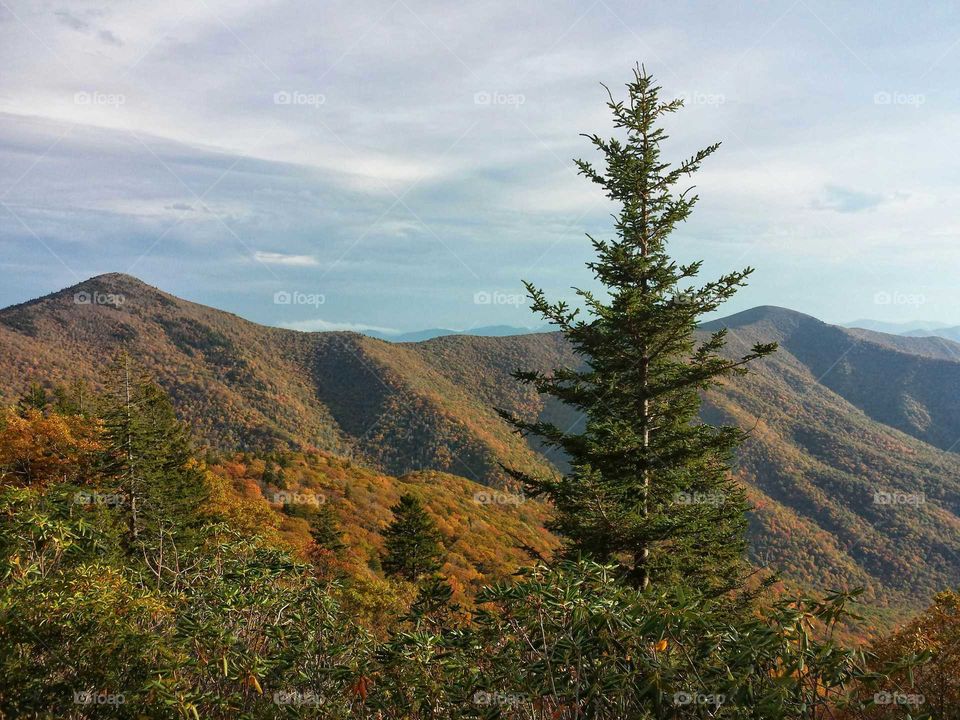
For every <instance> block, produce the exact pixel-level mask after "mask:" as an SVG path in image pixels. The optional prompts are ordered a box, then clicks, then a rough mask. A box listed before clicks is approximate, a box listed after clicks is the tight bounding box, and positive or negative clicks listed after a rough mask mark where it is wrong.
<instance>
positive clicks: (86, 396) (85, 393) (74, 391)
mask: <svg viewBox="0 0 960 720" xmlns="http://www.w3.org/2000/svg"><path fill="white" fill-rule="evenodd" d="M89 404H90V390H89V389H88V388H87V384H86V383H85V382H84V381H83V380H76V381H74V382H72V383H70V384H69V385H57V386H55V387H54V388H53V408H54V410H56V411H57V412H58V413H60V414H61V415H83V414H84V412H86V411H87V410H88V409H89V408H88V406H89Z"/></svg>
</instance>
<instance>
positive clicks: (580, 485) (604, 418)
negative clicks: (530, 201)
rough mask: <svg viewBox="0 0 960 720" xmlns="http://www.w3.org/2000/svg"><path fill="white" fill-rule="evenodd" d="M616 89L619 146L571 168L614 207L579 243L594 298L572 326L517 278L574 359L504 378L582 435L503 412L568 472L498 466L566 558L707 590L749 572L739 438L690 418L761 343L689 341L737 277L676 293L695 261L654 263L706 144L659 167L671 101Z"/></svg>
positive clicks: (688, 201) (689, 198)
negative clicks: (727, 348)
mask: <svg viewBox="0 0 960 720" xmlns="http://www.w3.org/2000/svg"><path fill="white" fill-rule="evenodd" d="M627 90H628V97H627V100H626V101H625V102H624V101H620V100H614V98H613V96H612V95H610V100H609V102H608V104H607V105H608V107H609V109H610V111H611V112H612V114H613V118H614V125H615V127H616V128H618V129H621V130H623V131H624V135H625V137H623V138H622V139H620V138H614V139H610V140H605V139H602V138H600V137H599V136H597V135H588V136H586V137H588V139H589V140H590V141H591V142H592V143H593V145H594V146H595V147H596V148H597V149H598V150H600V152H601V154H602V155H603V159H604V168H603V169H602V170H601V171H598V170H596V169H594V167H593V166H592V165H591V164H590V163H589V162H586V161H583V160H578V161H576V163H577V166H578V168H579V172H580V174H582V175H584V176H586V177H587V178H588V179H589V180H591V181H592V182H594V183H596V184H598V185H600V186H601V187H602V188H603V189H604V192H605V193H606V195H607V197H608V198H610V199H611V200H612V201H614V202H615V203H616V204H617V205H618V206H619V211H618V213H617V215H616V218H615V220H616V223H615V232H616V237H615V238H614V239H612V240H596V239H594V238H592V237H590V238H589V239H590V241H591V242H592V244H593V248H594V250H595V252H596V255H597V259H596V260H594V261H593V262H590V263H588V267H589V268H590V269H591V270H592V271H593V273H594V275H595V277H596V279H597V280H598V281H599V283H600V284H601V285H602V286H603V288H604V290H605V294H604V295H599V294H596V293H594V292H591V291H588V290H577V291H576V292H577V295H578V296H579V298H580V300H581V301H582V303H583V305H584V306H585V309H586V310H587V312H588V313H589V319H586V320H584V319H580V317H579V313H580V310H574V309H571V308H570V307H569V306H568V305H567V304H566V303H565V302H563V301H560V302H557V303H550V302H548V301H547V300H546V298H545V295H544V293H543V291H541V290H539V289H537V288H536V287H534V286H533V285H531V284H530V283H525V284H526V287H527V290H528V292H529V293H530V297H531V299H532V301H533V305H532V309H533V310H534V312H536V313H539V314H540V315H542V316H543V317H544V318H545V319H546V320H548V321H549V322H551V323H553V324H555V325H557V326H558V327H559V329H560V330H561V331H562V333H563V335H564V336H565V337H566V339H567V340H568V341H569V342H570V343H571V344H572V346H573V347H574V348H575V350H576V351H577V353H578V354H579V355H580V356H581V357H582V358H583V359H584V362H585V365H584V366H583V367H582V368H580V369H569V368H562V369H557V370H554V371H553V372H552V373H541V372H517V373H516V374H515V377H516V378H517V379H519V380H520V381H521V382H524V383H528V384H530V385H532V386H533V387H534V388H535V389H536V390H537V391H538V392H540V393H543V394H546V395H550V396H553V397H554V398H557V399H558V400H560V401H562V402H563V403H565V404H567V405H570V406H572V407H573V408H574V409H576V410H577V411H578V412H579V413H582V415H583V416H584V417H585V419H586V425H585V430H584V432H582V433H577V434H573V433H570V432H567V431H565V430H563V429H561V428H559V427H558V426H556V425H555V424H552V423H548V422H527V421H524V420H522V419H519V418H516V417H514V416H513V415H511V414H510V413H507V412H502V413H501V414H502V415H503V416H504V417H505V418H506V419H508V420H509V421H510V422H511V423H512V424H513V425H514V426H515V428H516V429H518V430H519V431H520V432H521V433H523V434H532V435H535V436H539V437H540V438H542V439H543V440H544V441H545V442H546V443H547V444H548V445H550V446H553V447H557V448H560V449H562V450H563V451H564V452H565V453H566V455H567V457H568V458H569V459H570V468H571V469H570V471H569V473H567V474H566V475H564V476H562V477H560V478H553V477H549V478H538V477H532V476H530V475H528V474H525V473H523V472H518V471H510V472H511V474H512V475H513V477H515V478H517V479H518V480H520V481H522V482H523V483H524V484H525V485H526V486H527V487H528V489H529V490H530V491H531V492H532V493H534V494H538V495H542V496H545V497H547V498H548V499H549V500H550V501H552V503H553V506H554V508H555V517H554V518H553V521H552V523H551V526H550V527H551V529H553V530H554V531H556V532H558V533H559V534H560V535H562V536H563V537H564V538H565V539H566V542H567V551H568V553H569V555H571V556H576V555H581V554H582V555H587V556H589V557H592V558H594V559H597V560H600V561H611V560H613V561H617V562H619V563H620V564H621V566H622V567H623V568H624V571H625V574H626V576H627V577H628V578H629V580H630V582H631V584H633V585H634V586H636V587H640V588H645V587H647V586H648V585H649V584H650V583H651V582H655V583H659V582H663V583H674V582H679V583H689V584H692V585H696V586H698V587H699V588H700V589H702V590H704V591H706V592H708V593H711V594H721V593H723V592H726V591H728V590H730V589H733V588H735V587H738V586H740V584H741V582H742V579H743V577H744V574H745V572H746V570H747V567H748V566H747V564H746V560H745V548H746V537H745V533H746V523H747V520H746V511H747V508H748V506H747V503H746V500H745V496H744V492H743V490H742V489H741V488H740V487H739V486H738V485H737V484H736V483H735V482H734V481H733V480H732V479H731V477H730V463H731V462H732V457H733V453H734V451H735V449H736V447H737V446H738V445H739V443H740V442H741V441H742V439H743V438H744V434H743V433H742V432H741V431H740V430H739V429H737V428H735V427H714V426H711V425H706V424H703V423H701V422H699V420H698V411H699V409H700V404H701V394H702V392H703V391H705V390H707V389H709V388H710V387H713V386H715V385H717V384H718V383H719V381H720V380H721V379H723V378H725V377H728V376H730V375H734V374H738V373H741V372H744V368H743V365H744V364H745V363H747V362H749V361H751V360H754V359H756V358H760V357H763V356H765V355H767V354H769V353H771V352H773V351H774V350H775V349H776V345H775V344H758V345H756V346H754V347H753V349H752V351H751V352H750V353H749V354H748V355H746V356H745V357H742V358H739V359H728V358H726V357H724V356H722V355H720V354H719V351H720V350H721V349H722V348H723V346H724V342H725V341H724V337H725V332H726V331H725V330H720V331H717V332H714V333H712V334H711V335H710V336H709V337H707V338H706V339H705V340H703V341H701V342H700V343H699V344H698V343H697V341H696V338H695V334H694V333H695V330H696V329H697V325H698V321H699V318H700V317H702V316H703V315H704V314H705V313H709V312H712V311H713V310H715V309H716V308H717V307H719V306H720V304H721V303H723V302H724V301H725V300H727V299H728V298H729V297H731V296H732V295H733V294H734V293H735V292H736V291H737V289H739V288H740V287H741V286H743V285H744V284H745V281H746V279H747V277H748V276H749V275H750V273H751V272H752V269H750V268H746V269H745V270H742V271H739V272H732V273H730V274H728V275H724V276H723V277H721V278H719V279H718V280H715V281H713V282H709V283H707V284H706V285H704V286H702V287H696V286H695V287H690V285H691V283H692V282H693V281H694V278H695V277H696V276H697V274H698V272H699V270H700V266H701V263H700V262H693V263H690V264H688V265H680V264H677V263H676V262H675V261H673V260H672V259H671V258H670V257H669V255H668V254H667V244H666V241H667V237H668V236H669V234H670V232H671V231H672V230H673V229H674V228H675V227H676V226H677V224H678V223H681V222H683V221H684V220H686V218H687V217H688V216H689V215H690V212H691V211H692V209H693V206H694V205H695V203H696V202H697V196H696V195H692V194H691V193H690V189H681V190H679V191H678V190H677V188H676V185H677V184H678V183H680V182H681V181H682V180H683V178H685V177H687V176H689V175H691V174H692V173H694V172H695V171H697V170H698V169H699V167H700V164H701V162H702V161H703V160H704V159H705V158H707V156H709V155H710V154H712V153H713V152H714V151H715V150H716V149H717V147H718V146H719V144H716V145H711V146H709V147H707V148H705V149H703V150H701V151H699V152H697V153H696V154H694V155H693V156H692V157H691V158H689V159H687V160H685V161H683V162H681V163H680V164H679V165H677V166H676V167H671V166H670V165H669V164H667V163H665V162H663V161H662V160H661V158H660V144H661V143H662V142H663V141H664V140H665V139H666V135H665V134H664V131H663V129H662V128H661V127H660V126H659V123H660V121H661V120H662V119H663V117H664V116H665V115H668V114H670V113H673V112H675V111H676V110H678V109H679V108H680V107H681V106H682V104H683V103H682V101H681V100H672V101H663V100H661V99H660V97H659V90H660V88H659V87H657V86H656V85H655V84H654V82H653V79H652V78H651V77H650V76H649V75H648V74H647V73H646V72H645V71H644V70H642V69H641V68H639V67H638V68H637V69H636V70H635V71H634V78H633V81H632V82H630V83H629V84H628V85H627ZM608 94H609V91H608ZM588 237H589V236H588ZM508 471H509V469H508Z"/></svg>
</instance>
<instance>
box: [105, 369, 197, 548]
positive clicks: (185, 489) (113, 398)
mask: <svg viewBox="0 0 960 720" xmlns="http://www.w3.org/2000/svg"><path fill="white" fill-rule="evenodd" d="M100 416H101V418H102V419H103V423H104V431H105V438H106V441H107V449H106V451H105V453H104V458H103V470H104V473H105V475H107V476H108V477H110V478H112V479H113V481H114V483H115V484H116V485H117V488H118V490H119V491H120V493H121V494H122V495H123V496H124V506H123V512H124V515H125V518H126V528H127V533H126V538H127V542H128V545H129V546H130V547H131V548H141V547H142V548H155V547H158V546H159V545H160V543H161V534H162V533H166V534H167V535H168V536H173V537H176V536H181V537H182V536H183V533H184V532H186V531H189V530H190V529H191V528H192V527H194V526H195V525H197V524H198V523H199V518H198V510H199V508H200V505H201V504H202V503H203V501H204V500H205V499H206V484H205V482H204V478H203V473H202V472H201V470H200V467H199V465H198V463H197V461H196V460H195V459H194V458H193V454H192V452H191V444H190V434H189V429H188V428H187V426H186V425H184V424H182V423H181V422H180V421H179V420H177V417H176V414H175V413H174V410H173V405H172V404H171V402H170V398H169V397H168V396H167V394H166V393H165V392H164V391H163V389H162V388H160V387H159V386H158V385H157V384H156V383H154V382H153V381H152V380H151V379H150V378H149V377H148V376H147V375H146V374H144V373H143V372H142V371H141V370H139V369H138V368H137V366H136V364H135V363H134V361H133V360H132V358H131V357H130V356H129V355H128V354H126V353H123V354H121V355H120V356H119V357H118V359H117V360H116V362H115V363H114V365H113V367H112V372H111V376H110V378H109V379H108V383H107V390H106V392H105V394H104V396H103V399H102V408H101V411H100Z"/></svg>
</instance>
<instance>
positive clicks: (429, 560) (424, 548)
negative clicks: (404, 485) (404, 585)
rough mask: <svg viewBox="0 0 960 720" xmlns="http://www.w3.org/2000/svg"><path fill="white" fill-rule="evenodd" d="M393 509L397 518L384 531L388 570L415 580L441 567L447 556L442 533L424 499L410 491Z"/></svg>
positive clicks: (385, 569)
mask: <svg viewBox="0 0 960 720" xmlns="http://www.w3.org/2000/svg"><path fill="white" fill-rule="evenodd" d="M390 511H391V512H392V513H393V522H391V523H390V525H388V526H387V528H386V530H384V531H383V538H384V546H385V548H386V552H385V553H384V556H383V570H384V572H386V574H387V575H396V576H398V577H402V578H404V579H405V580H410V581H415V580H417V579H419V578H420V577H422V576H424V575H428V574H430V573H433V572H436V571H437V570H439V569H440V565H441V559H442V557H443V545H442V544H441V537H440V533H439V532H438V531H437V528H436V525H435V524H434V522H433V520H432V519H431V518H430V516H429V515H427V511H426V510H424V509H423V505H422V504H421V503H420V501H419V500H418V499H417V498H416V497H414V496H413V495H410V494H406V495H403V496H401V497H400V501H399V502H398V503H397V504H396V505H394V506H393V507H392V508H390Z"/></svg>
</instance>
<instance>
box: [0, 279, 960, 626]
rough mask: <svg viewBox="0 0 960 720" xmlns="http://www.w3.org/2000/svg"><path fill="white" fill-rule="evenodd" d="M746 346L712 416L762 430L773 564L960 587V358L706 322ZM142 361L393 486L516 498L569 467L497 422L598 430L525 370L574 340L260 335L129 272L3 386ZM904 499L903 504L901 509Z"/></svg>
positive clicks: (200, 404) (756, 475)
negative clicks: (439, 478) (516, 488)
mask: <svg viewBox="0 0 960 720" xmlns="http://www.w3.org/2000/svg"><path fill="white" fill-rule="evenodd" d="M719 327H727V328H729V351H730V352H731V353H733V354H742V353H744V352H746V351H747V349H748V348H749V347H750V345H752V344H753V343H754V342H757V341H761V340H762V341H771V340H775V341H778V342H779V343H780V344H781V350H780V352H778V353H777V354H776V355H775V356H773V357H772V358H771V359H769V360H766V361H764V362H763V363H762V364H760V365H758V366H757V367H756V369H755V371H754V372H753V373H752V374H750V375H749V376H747V377H745V378H738V379H736V380H734V381H731V382H730V383H729V384H728V385H727V386H726V387H725V388H724V389H723V390H722V391H714V392H711V393H709V394H708V396H707V398H706V400H707V403H706V406H705V408H704V417H705V418H706V419H707V420H708V421H711V422H717V421H720V422H732V423H737V424H739V425H741V426H742V427H744V428H747V429H749V430H750V431H751V439H750V440H749V442H748V443H747V444H746V445H745V447H744V448H743V450H742V452H741V454H740V457H739V461H738V466H737V474H738V477H739V478H740V479H741V480H742V481H743V483H744V484H745V486H746V487H747V489H748V492H749V493H750V496H751V498H752V499H753V501H754V503H755V504H756V511H755V512H754V513H753V518H752V536H753V550H752V552H753V557H754V559H755V560H757V561H758V562H769V563H770V564H772V565H774V566H777V567H780V568H783V569H784V571H785V573H786V576H787V577H788V578H793V579H795V580H797V581H800V582H805V583H812V584H814V585H817V586H819V587H852V586H856V585H862V586H864V587H866V589H867V598H868V599H870V600H871V601H872V602H875V603H877V604H880V605H886V606H888V607H889V608H890V610H889V612H890V613H891V616H893V615H896V614H897V613H900V612H902V611H903V610H904V608H916V607H918V606H919V605H920V604H922V603H924V602H926V601H927V600H928V599H929V597H930V596H931V595H932V594H933V593H934V592H935V591H937V590H939V589H942V588H945V587H948V586H956V585H957V584H960V454H957V453H956V452H954V450H956V449H958V446H957V441H958V439H960V403H957V401H956V399H957V397H958V390H960V344H956V343H952V342H950V341H948V340H944V339H941V338H911V337H905V336H899V335H887V334H883V333H878V332H873V331H870V330H858V329H848V328H842V327H838V326H834V325H828V324H826V323H823V322H821V321H819V320H816V319H815V318H812V317H809V316H807V315H803V314H801V313H797V312H793V311H791V310H787V309H784V308H776V307H760V308H754V309H752V310H748V311H746V312H742V313H738V314H737V315H734V316H731V317H729V318H726V319H723V320H718V321H714V322H711V323H708V324H706V325H704V326H703V328H702V329H701V332H707V331H710V330H713V329H716V328H719ZM121 347H124V348H127V349H128V351H129V352H131V353H132V354H133V355H134V356H135V357H137V358H138V359H139V360H140V362H141V363H143V364H144V365H145V366H147V368H148V369H150V370H151V371H152V372H153V373H154V374H155V375H156V376H157V377H158V379H159V381H160V382H161V383H162V384H163V385H164V386H165V387H166V388H167V389H168V391H169V392H170V393H171V396H172V397H173V399H174V402H175V403H176V405H177V407H178V410H179V411H180V412H181V413H182V415H183V416H184V417H185V418H186V419H187V420H189V421H190V422H191V423H192V424H193V425H194V427H195V428H196V430H197V432H198V433H199V434H200V435H201V437H202V438H203V439H204V440H205V441H207V442H209V443H211V444H214V445H217V446H220V447H225V448H232V447H241V448H242V447H272V446H276V445H282V446H289V447H292V448H310V447H316V448H319V449H322V450H325V451H329V452H332V453H335V454H337V455H341V456H352V457H354V458H357V459H359V460H361V461H362V462H363V463H365V464H368V465H370V466H372V467H376V468H381V469H383V470H384V471H386V472H389V473H391V474H393V475H402V474H405V473H408V472H411V471H418V470H425V469H429V470H437V471H441V472H445V473H452V474H455V475H459V476H462V477H465V478H468V479H470V480H473V481H475V482H480V483H483V484H488V485H501V484H504V483H505V482H506V478H505V476H504V474H503V472H502V470H501V468H500V463H504V464H506V465H508V466H515V467H519V468H522V469H525V470H526V471H528V472H533V473H550V472H555V468H556V467H557V466H562V464H563V458H558V457H550V456H545V455H543V454H541V452H539V449H538V447H537V445H536V444H535V443H527V442H525V441H524V440H522V439H521V438H519V437H518V436H516V435H515V434H513V433H512V432H511V431H510V428H509V427H507V426H506V425H505V424H504V423H503V422H502V420H501V419H500V418H499V416H498V415H497V414H496V413H495V411H494V408H496V407H499V408H506V409H510V410H513V411H514V412H517V413H519V414H522V415H524V416H526V417H531V418H532V417H537V416H544V417H550V418H551V419H553V420H555V421H556V422H561V423H564V424H565V426H567V427H576V426H577V424H578V422H579V421H580V418H578V417H577V416H576V415H574V414H572V413H571V412H570V410H569V409H568V408H566V407H562V406H561V407H558V406H555V405H551V404H547V405H545V404H544V403H543V400H542V399H541V398H540V397H538V396H537V395H536V394H534V393H533V392H532V391H531V390H529V389H528V388H524V387H521V386H519V385H518V384H517V383H516V382H515V381H514V380H513V379H512V378H511V377H510V373H511V372H512V371H513V370H514V369H516V368H534V369H543V370H547V369H550V368H553V367H558V366H564V365H574V364H579V363H580V362H581V358H579V357H577V356H576V355H575V354H574V353H573V352H572V350H571V348H570V347H569V346H568V345H567V344H566V343H565V341H564V340H563V339H562V338H561V337H560V336H559V335H558V334H555V333H540V334H522V335H509V336H501V337H480V336H476V335H460V334H454V335H446V336H442V337H435V338H433V339H430V340H427V341H424V342H412V343H402V344H397V343H387V342H383V341H381V340H378V339H375V338H371V337H367V336H364V335H360V334H356V333H340V332H317V333H302V332H296V331H292V330H284V329H279V328H269V327H264V326H261V325H257V324H254V323H251V322H248V321H246V320H243V319H242V318H239V317H237V316H235V315H231V314H229V313H225V312H221V311H219V310H214V309H212V308H209V307H205V306H202V305H197V304H194V303H190V302H187V301H184V300H181V299H179V298H176V297H174V296H172V295H168V294H167V293H164V292H162V291H160V290H158V289H156V288H153V287H150V286H148V285H145V284H143V283H142V282H140V281H138V280H136V279H135V278H132V277H129V276H126V275H116V274H112V275H102V276H98V277H96V278H92V279H91V280H88V281H86V282H84V283H81V284H79V285H77V286H74V287H71V288H68V289H66V290H63V291H60V292H57V293H53V294H51V295H47V296H45V297H43V298H39V299H37V300H33V301H30V302H28V303H23V304H21V305H16V306H13V307H9V308H6V309H4V310H0V359H2V362H0V390H2V399H3V401H4V402H13V401H14V400H15V399H16V397H18V396H19V395H20V394H21V393H22V392H23V391H24V390H25V389H26V388H27V386H28V384H29V382H30V381H31V380H39V381H45V382H50V381H62V380H67V379H71V378H74V377H77V376H80V377H86V378H90V379H92V380H93V379H96V378H98V377H100V376H101V375H102V372H103V370H104V368H105V366H106V365H107V363H108V362H109V360H110V357H111V355H112V354H113V353H114V352H115V351H116V350H117V349H119V348H121ZM888 500H889V502H887V501H888Z"/></svg>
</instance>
